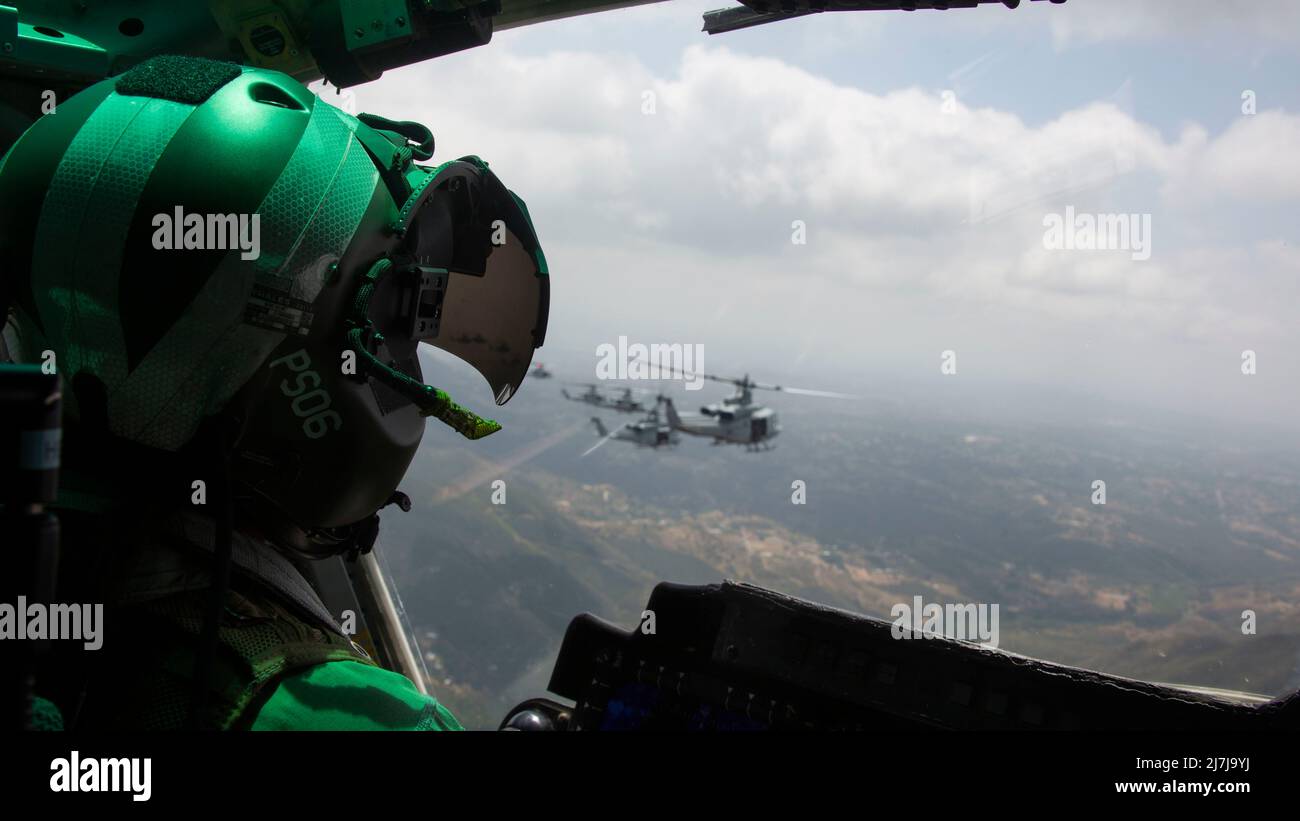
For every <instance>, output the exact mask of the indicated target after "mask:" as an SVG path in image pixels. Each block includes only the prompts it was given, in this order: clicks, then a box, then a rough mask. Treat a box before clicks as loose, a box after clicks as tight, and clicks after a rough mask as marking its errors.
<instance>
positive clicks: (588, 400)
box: [560, 382, 646, 413]
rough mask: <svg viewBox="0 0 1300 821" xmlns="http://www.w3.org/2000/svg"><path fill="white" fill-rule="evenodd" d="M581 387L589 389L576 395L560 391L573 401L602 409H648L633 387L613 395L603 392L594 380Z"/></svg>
mask: <svg viewBox="0 0 1300 821" xmlns="http://www.w3.org/2000/svg"><path fill="white" fill-rule="evenodd" d="M579 387H585V388H586V389H587V390H585V391H584V392H582V393H580V394H577V395H574V394H571V393H569V392H568V391H567V390H565V389H563V388H561V389H560V393H561V394H563V395H564V398H565V399H568V400H569V401H571V402H582V403H584V404H587V405H592V406H594V407H597V408H600V409H601V410H612V411H617V412H619V413H641V412H643V411H645V410H646V406H645V404H644V403H643V402H641V401H639V400H638V399H636V397H635V396H634V395H633V394H634V393H635V391H633V389H632V388H624V389H623V392H622V393H621V394H620V395H618V396H613V397H611V396H609V395H607V394H605V393H602V392H601V391H600V386H599V385H597V384H595V383H594V382H583V383H581V384H580V385H579Z"/></svg>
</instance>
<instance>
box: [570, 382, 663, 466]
mask: <svg viewBox="0 0 1300 821" xmlns="http://www.w3.org/2000/svg"><path fill="white" fill-rule="evenodd" d="M672 402H673V400H672V399H671V398H670V397H667V396H664V395H663V394H659V395H658V396H657V397H655V404H654V407H652V408H651V409H650V411H649V413H647V414H646V415H645V416H643V417H642V418H640V419H638V420H637V421H635V422H628V423H626V424H624V425H621V426H620V427H617V428H615V429H614V430H612V431H611V430H609V429H608V428H606V427H605V423H604V422H602V421H600V417H599V416H593V417H591V421H592V424H594V425H595V426H596V433H597V434H598V435H599V436H600V437H601V439H600V441H599V442H597V443H596V444H594V445H592V446H591V447H590V448H588V449H587V452H586V453H584V454H582V455H583V456H586V455H587V453H591V452H592V451H593V450H595V449H596V448H598V447H600V446H601V445H603V444H605V443H606V442H608V441H610V440H617V441H620V442H631V443H633V444H635V445H637V446H638V447H644V448H662V447H672V446H674V445H676V444H677V443H678V442H679V441H681V436H680V435H678V433H677V430H676V428H674V427H673V425H672V415H673V411H672ZM661 405H664V406H666V407H667V408H668V418H667V419H665V418H663V417H661V416H660V413H659V407H660V406H661Z"/></svg>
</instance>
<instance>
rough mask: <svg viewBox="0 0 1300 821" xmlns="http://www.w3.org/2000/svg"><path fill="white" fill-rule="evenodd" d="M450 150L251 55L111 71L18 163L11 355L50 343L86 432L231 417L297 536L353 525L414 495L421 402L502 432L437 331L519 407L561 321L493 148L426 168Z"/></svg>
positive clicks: (446, 417) (9, 293) (11, 221)
mask: <svg viewBox="0 0 1300 821" xmlns="http://www.w3.org/2000/svg"><path fill="white" fill-rule="evenodd" d="M432 149H433V138H432V136H431V135H430V134H429V132H428V130H427V129H425V128H424V127H423V126H420V125H418V124H415V123H409V122H393V121H389V120H385V119H382V118H379V117H375V116H370V115H365V114H362V115H360V116H359V117H353V116H351V115H349V114H346V113H344V112H343V111H341V110H339V109H337V108H335V107H333V106H330V105H328V104H327V103H325V102H323V101H322V100H321V99H319V98H318V97H316V96H315V95H313V94H312V93H311V92H309V91H308V90H307V89H306V88H305V87H304V86H302V85H301V84H300V83H298V82H297V81H295V80H293V79H292V78H290V77H289V76H287V75H284V74H280V73H278V72H273V71H267V70H262V69H255V68H250V67H247V66H240V65H236V64H233V63H224V62H218V61H212V60H203V59H198V58H188V57H156V58H153V59H151V60H149V61H147V62H145V63H142V64H140V65H139V66H137V67H135V68H133V69H131V70H130V71H128V72H126V73H124V74H122V75H120V76H119V77H116V78H110V79H108V80H104V81H102V82H100V83H98V84H96V85H93V86H91V87H90V88H88V89H86V90H84V91H83V92H81V93H80V94H78V95H76V96H74V97H72V98H71V99H69V100H67V101H65V102H62V103H60V104H59V105H58V106H57V109H56V110H55V111H54V112H53V113H51V114H48V115H46V116H44V117H42V118H41V119H40V120H39V121H37V122H36V123H35V124H34V125H33V126H32V127H31V128H30V129H28V131H27V132H26V133H25V134H24V135H23V136H22V137H21V138H20V139H19V140H18V142H17V143H15V145H14V146H13V147H12V148H11V149H10V151H9V152H8V154H7V155H6V156H5V157H4V158H3V160H0V265H2V266H3V268H0V297H2V298H3V301H4V302H5V303H7V304H8V305H9V312H10V317H9V323H8V325H7V327H6V332H5V341H6V347H8V348H9V349H10V355H11V358H13V359H14V360H15V361H24V362H43V361H48V360H49V359H50V357H51V355H52V356H53V360H52V361H53V362H54V363H56V364H57V369H58V371H59V372H60V373H61V374H63V376H64V381H65V386H66V385H70V387H71V390H66V389H65V408H66V410H65V422H66V424H67V426H68V427H69V429H70V430H71V431H74V432H75V431H76V430H77V429H78V427H82V428H94V429H97V430H102V431H104V432H105V434H106V435H107V436H109V437H111V438H114V439H116V440H121V441H125V442H129V443H133V444H134V445H136V446H141V447H143V448H146V449H149V450H150V451H151V452H155V451H156V452H164V453H175V452H177V451H184V449H185V448H187V447H189V446H190V445H191V443H192V442H193V441H194V440H195V438H196V435H197V434H198V433H199V431H200V429H201V428H202V427H203V426H204V425H205V424H207V423H208V422H209V421H210V420H212V419H213V418H226V419H230V420H233V421H234V422H235V423H236V424H235V425H234V426H233V429H234V430H236V431H237V434H236V438H235V440H234V442H233V445H232V452H233V458H232V464H233V472H234V474H235V476H236V479H237V484H236V487H237V489H239V490H240V492H242V493H243V495H244V497H246V498H248V499H252V500H253V501H254V502H255V503H256V506H257V507H258V508H259V509H260V510H261V511H262V512H263V514H265V513H266V512H269V513H270V514H271V515H272V518H275V519H277V526H278V525H284V527H283V528H282V529H280V530H279V532H278V533H277V535H279V536H280V537H282V538H284V539H287V540H288V541H290V542H294V543H295V545H296V546H298V547H303V548H310V547H311V546H313V545H329V544H333V543H337V542H339V541H341V540H342V538H343V536H344V535H345V534H346V533H347V532H348V530H349V529H350V528H356V527H357V526H358V525H359V523H362V522H367V521H369V520H370V519H371V517H372V516H373V514H374V513H375V511H376V510H377V509H379V508H380V507H382V506H383V505H384V504H386V503H387V502H388V501H390V499H391V498H392V497H393V493H394V491H395V489H396V487H397V484H398V482H399V480H400V479H401V477H402V475H403V474H404V473H405V471H406V469H407V467H408V466H409V464H410V462H411V459H412V458H413V456H414V454H415V451H416V448H417V446H418V445H419V442H420V439H421V436H422V434H423V430H424V423H425V417H427V416H434V417H436V418H438V419H440V420H442V421H444V422H446V423H447V424H448V425H450V426H452V427H453V428H455V429H456V430H458V431H459V432H460V433H462V434H463V435H465V436H468V437H470V438H478V437H479V436H483V435H486V434H488V433H491V432H492V431H494V430H496V429H497V428H498V427H499V426H497V425H496V423H494V422H491V421H490V420H487V419H483V418H481V417H479V416H477V415H475V414H474V413H472V412H471V411H468V410H466V409H464V408H462V407H460V406H459V405H457V404H456V403H455V402H454V401H452V400H451V398H450V397H449V396H447V394H446V393H444V392H443V391H441V390H438V389H437V388H434V387H433V386H430V385H426V384H425V383H424V381H423V376H422V373H421V369H420V362H419V359H418V356H417V347H418V345H419V343H420V342H422V341H423V342H428V343H430V344H432V345H435V346H437V347H440V348H443V349H444V350H446V351H448V352H450V353H452V354H454V355H456V356H458V357H460V358H461V359H464V360H465V361H466V362H468V363H469V364H471V365H472V366H474V367H475V368H476V369H477V370H478V371H479V372H480V373H481V374H482V375H483V376H484V378H485V379H486V380H487V381H488V384H489V385H490V387H491V390H492V395H493V397H494V399H495V400H496V402H497V403H498V404H504V403H505V402H506V401H507V400H509V398H510V397H511V396H512V395H513V394H514V392H515V391H516V390H517V389H518V388H519V385H520V384H521V382H522V381H523V379H524V376H525V375H526V373H527V369H528V367H529V365H530V363H531V361H532V356H533V350H534V349H535V348H536V347H540V346H541V344H542V342H543V339H544V337H545V332H546V319H547V313H548V309H549V277H548V271H547V267H546V260H545V257H544V256H543V254H542V250H541V247H540V245H539V243H538V240H537V236H536V233H535V231H534V229H533V226H532V222H531V218H530V217H529V215H528V210H527V207H526V206H525V205H524V203H523V202H522V200H520V199H519V198H518V197H516V196H515V195H514V194H513V193H512V192H510V191H509V190H508V189H506V188H505V186H504V185H502V184H501V182H500V180H498V179H497V177H496V176H495V175H494V174H493V173H492V171H491V170H489V168H488V166H487V163H485V162H483V161H482V160H480V159H479V158H477V157H465V158H461V159H459V160H455V161H452V162H446V163H443V164H441V165H437V166H428V165H420V164H417V162H416V161H424V160H428V159H430V157H431V155H432ZM274 530H275V528H273V531H274Z"/></svg>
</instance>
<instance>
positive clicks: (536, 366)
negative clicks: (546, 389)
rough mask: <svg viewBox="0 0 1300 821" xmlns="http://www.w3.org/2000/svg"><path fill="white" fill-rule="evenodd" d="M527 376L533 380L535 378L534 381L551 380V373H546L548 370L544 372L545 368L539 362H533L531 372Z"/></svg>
mask: <svg viewBox="0 0 1300 821" xmlns="http://www.w3.org/2000/svg"><path fill="white" fill-rule="evenodd" d="M528 375H529V376H531V377H533V378H535V379H550V378H551V372H550V371H548V370H546V366H545V365H543V364H542V363H541V362H534V363H533V369H532V370H531V371H529V372H528Z"/></svg>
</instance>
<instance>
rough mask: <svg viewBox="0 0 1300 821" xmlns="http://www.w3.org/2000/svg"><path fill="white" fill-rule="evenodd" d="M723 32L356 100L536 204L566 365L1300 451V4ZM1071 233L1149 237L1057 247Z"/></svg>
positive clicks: (609, 18) (687, 24)
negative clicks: (1293, 445)
mask: <svg viewBox="0 0 1300 821" xmlns="http://www.w3.org/2000/svg"><path fill="white" fill-rule="evenodd" d="M725 5H726V3H725V2H723V1H722V0H710V2H694V1H693V0H669V2H665V3H660V4H657V5H652V6H645V7H640V8H633V9H623V10H618V11H614V12H608V13H603V14H597V15H591V16H588V17H583V18H574V19H569V20H563V21H554V22H549V23H543V24H538V25H534V26H529V27H524V28H520V29H512V30H508V31H503V32H497V33H496V34H495V35H494V37H493V40H492V43H491V44H490V45H488V46H486V47H483V48H478V49H472V50H469V51H466V52H462V53H459V54H455V55H450V56H447V57H444V58H439V59H436V60H433V61H429V62H426V63H423V64H418V65H414V66H409V67H406V68H403V69H398V70H393V71H389V72H387V73H386V74H385V75H384V77H382V78H381V79H380V80H378V81H375V82H373V83H369V84H366V85H363V86H358V87H356V88H354V89H351V90H349V91H348V92H346V93H347V94H351V95H352V99H351V101H350V102H348V104H350V105H355V107H356V109H357V110H360V111H367V112H373V113H377V114H382V115H384V116H386V117H389V118H393V119H404V120H416V121H419V122H422V123H424V124H425V125H427V126H429V127H430V128H431V129H432V131H433V133H434V134H435V136H436V138H437V151H436V154H435V160H436V161H442V160H447V159H451V158H454V157H457V156H462V155H465V154H478V155H480V156H482V157H483V158H485V159H486V160H487V161H488V162H489V163H491V166H492V168H493V170H494V171H495V172H496V173H497V174H498V176H500V177H501V179H502V180H503V181H504V182H505V183H506V185H507V186H509V187H510V188H511V189H512V190H514V191H515V192H516V193H517V194H518V195H519V196H520V197H522V198H523V199H524V200H525V201H526V202H527V203H528V206H529V209H530V211H531V213H532V216H533V219H534V222H535V224H536V227H537V230H538V234H539V237H540V239H541V242H542V245H543V247H544V248H545V250H546V254H547V258H548V262H549V264H550V268H551V272H552V302H551V319H550V330H549V334H548V339H547V345H546V347H545V348H544V349H543V350H542V351H541V352H540V353H539V358H540V359H543V360H546V359H547V358H548V357H551V358H555V359H558V360H559V361H562V362H563V363H564V365H565V367H566V369H569V370H570V371H575V370H576V371H577V372H576V373H572V376H574V377H581V378H585V379H590V378H591V377H592V375H593V373H594V368H595V364H596V361H597V357H596V349H597V346H599V345H601V344H602V343H612V342H615V341H616V340H617V339H618V337H619V336H627V337H628V338H629V339H630V340H631V341H639V342H644V343H652V342H658V343H680V344H699V345H703V346H704V352H705V370H707V371H711V372H715V373H723V374H728V373H739V372H744V371H749V372H751V373H753V374H754V375H755V376H756V377H758V378H769V379H772V380H776V381H785V382H787V383H793V384H797V385H803V386H805V387H812V388H824V389H831V390H851V391H860V392H862V393H874V394H876V395H889V394H891V393H893V392H906V391H912V392H913V393H914V394H915V395H916V396H919V397H922V398H924V397H927V396H943V395H944V394H943V391H945V390H946V389H947V387H946V386H950V385H952V384H955V383H957V382H960V383H961V384H963V385H964V388H965V389H967V390H970V391H976V392H983V395H984V397H985V398H986V399H988V398H989V397H991V398H992V399H993V401H994V402H996V401H997V397H999V396H1002V395H1005V396H1007V397H1011V396H1013V395H1016V396H1020V395H1023V394H1024V392H1025V391H1026V390H1028V391H1030V392H1034V391H1042V392H1044V393H1053V392H1056V393H1060V394H1061V395H1078V396H1086V397H1089V398H1090V400H1093V401H1092V402H1090V403H1089V408H1090V410H1089V412H1095V407H1096V403H1097V402H1101V403H1106V402H1115V403H1117V406H1118V405H1120V404H1122V405H1124V406H1126V407H1136V408H1141V409H1143V412H1144V413H1150V414H1153V415H1154V416H1155V417H1156V418H1158V417H1159V414H1161V413H1165V412H1180V413H1192V414H1195V415H1197V416H1203V417H1205V418H1207V419H1209V420H1212V421H1213V422H1214V423H1215V424H1217V425H1221V426H1223V427H1225V428H1228V429H1233V428H1242V427H1249V428H1258V429H1262V430H1268V431H1271V430H1275V429H1276V430H1278V431H1282V432H1290V433H1294V432H1296V431H1300V419H1297V415H1296V414H1295V412H1294V409H1295V407H1296V405H1297V400H1298V399H1300V364H1297V361H1296V360H1297V357H1298V356H1300V330H1297V323H1296V321H1295V315H1296V307H1297V306H1298V305H1300V299H1297V298H1298V297H1300V224H1298V222H1297V219H1296V214H1297V211H1296V206H1297V204H1300V82H1297V78H1300V49H1297V45H1300V42H1297V41H1300V0H1269V2H1262V1H1258V0H1257V1H1256V2H1249V1H1248V0H1221V1H1220V2H1211V0H1144V2H1141V3H1134V2H1126V1H1125V0H1086V2H1085V0H1071V1H1070V2H1067V3H1065V4H1064V5H1054V4H1049V3H1041V2H1038V3H1022V4H1021V7H1020V8H1019V9H1017V10H1015V11H1011V10H1007V9H1004V8H1002V7H1000V6H984V7H981V8H978V9H956V10H952V11H948V12H915V13H901V12H859V13H842V14H821V15H813V16H809V17H804V18H800V19H796V20H791V21H786V22H782V23H776V24H771V25H767V26H760V27H757V28H754V29H750V30H745V31H740V32H733V33H729V34H723V35H717V36H713V37H710V36H708V35H705V34H703V33H702V32H701V31H700V26H701V16H700V15H701V13H702V12H703V11H704V10H707V9H710V8H717V7H720V6H725ZM316 88H317V89H318V90H319V86H317V87H316ZM321 93H322V96H323V98H324V99H326V100H327V101H331V102H334V103H336V104H340V103H341V102H344V101H346V97H344V98H340V97H338V96H336V95H335V90H334V89H324V90H321ZM1067 215H1074V218H1075V219H1078V218H1079V215H1087V216H1089V217H1096V216H1102V217H1105V218H1107V219H1111V218H1118V217H1120V216H1123V217H1124V218H1125V220H1126V224H1131V225H1132V226H1133V227H1135V228H1139V229H1141V230H1140V233H1134V234H1131V235H1130V236H1129V237H1128V242H1127V243H1126V244H1122V245H1123V247H1115V248H1109V249H1086V248H1079V247H1077V246H1078V245H1079V244H1085V240H1086V236H1081V235H1080V234H1079V233H1078V232H1077V231H1075V232H1072V233H1073V238H1074V239H1077V240H1079V242H1075V243H1066V244H1067V245H1072V246H1074V247H1062V246H1061V243H1056V244H1055V246H1053V244H1052V242H1051V241H1050V240H1049V237H1048V236H1047V234H1048V229H1049V227H1050V224H1051V222H1050V221H1051V220H1052V219H1060V220H1062V221H1063V220H1064V219H1065V218H1066V217H1067ZM1130 218H1131V219H1132V222H1131V223H1129V222H1128V220H1129V219H1130ZM1139 236H1140V237H1141V241H1140V242H1139V241H1138V237H1139ZM1115 238H1116V239H1118V238H1119V236H1118V235H1116V237H1115ZM799 240H802V242H800V241H799ZM945 351H951V352H953V353H954V354H955V362H956V373H952V374H944V373H943V372H942V370H941V366H942V364H943V362H944V359H943V356H944V352H945ZM1246 351H1253V352H1254V365H1255V372H1254V373H1253V374H1249V375H1247V374H1244V373H1243V372H1242V369H1243V352H1246ZM587 368H591V369H593V371H591V372H589V371H587V370H586V369H587ZM945 380H946V381H945ZM1011 388H1014V391H1013V390H1011ZM1008 401H1010V400H1008Z"/></svg>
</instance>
